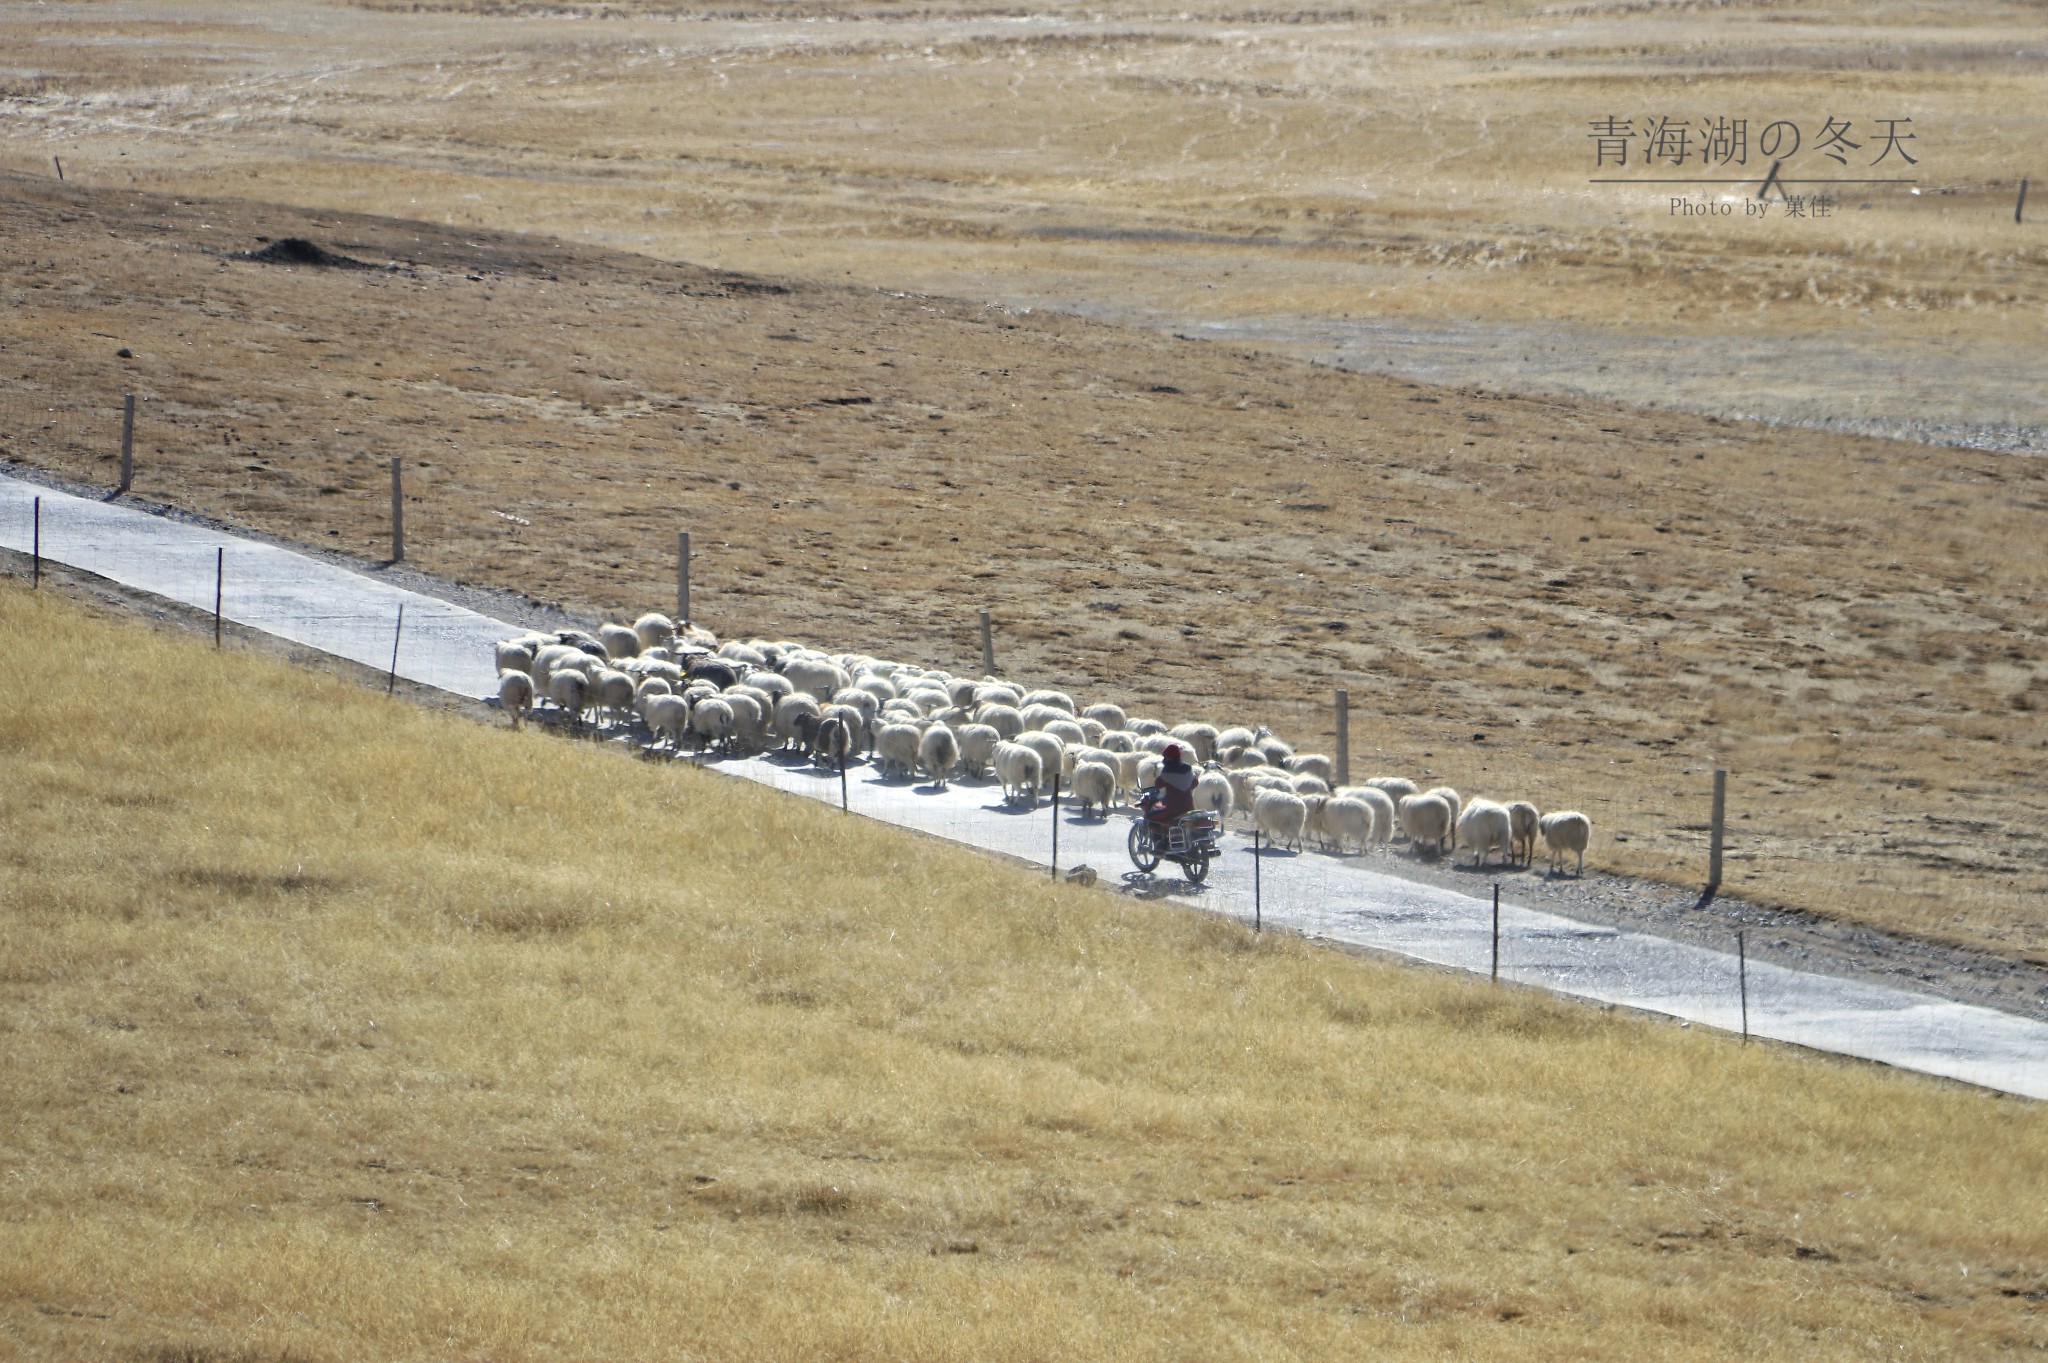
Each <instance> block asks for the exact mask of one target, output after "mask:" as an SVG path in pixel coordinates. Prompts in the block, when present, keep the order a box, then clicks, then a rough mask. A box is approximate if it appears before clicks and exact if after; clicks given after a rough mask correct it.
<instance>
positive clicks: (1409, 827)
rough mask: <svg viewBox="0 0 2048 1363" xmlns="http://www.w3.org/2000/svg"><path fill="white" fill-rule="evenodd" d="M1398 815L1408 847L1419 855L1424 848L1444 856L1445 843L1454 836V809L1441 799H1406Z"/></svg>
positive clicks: (1396, 808) (1425, 796)
mask: <svg viewBox="0 0 2048 1363" xmlns="http://www.w3.org/2000/svg"><path fill="white" fill-rule="evenodd" d="M1394 808H1395V812H1396V813H1397V814H1399V816H1400V819H1401V831H1402V832H1403V833H1406V834H1407V835H1408V842H1409V845H1410V846H1412V847H1414V848H1415V850H1416V851H1417V853H1420V852H1421V850H1422V848H1423V846H1424V844H1428V845H1429V846H1430V847H1431V848H1433V849H1434V852H1433V855H1436V856H1442V855H1443V850H1444V841H1445V839H1447V838H1449V837H1450V836H1451V807H1450V805H1449V804H1448V803H1446V802H1445V800H1444V798H1443V796H1441V795H1404V796H1402V797H1401V802H1400V803H1399V804H1398V805H1396V806H1395V807H1394Z"/></svg>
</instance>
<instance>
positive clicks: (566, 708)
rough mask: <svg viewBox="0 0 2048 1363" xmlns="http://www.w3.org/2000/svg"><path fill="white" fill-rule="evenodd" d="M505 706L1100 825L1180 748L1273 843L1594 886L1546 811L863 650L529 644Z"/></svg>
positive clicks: (1213, 791)
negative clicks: (1389, 847)
mask: <svg viewBox="0 0 2048 1363" xmlns="http://www.w3.org/2000/svg"><path fill="white" fill-rule="evenodd" d="M497 665H498V703H499V705H500V706H501V707H502V708H503V709H504V710H505V711H506V713H507V714H509V715H510V716H511V717H512V723H513V724H514V725H515V726H516V725H517V724H518V723H519V721H520V719H521V717H523V716H524V715H525V714H527V713H528V712H529V711H531V710H533V709H535V707H537V706H540V705H546V706H549V707H552V708H553V709H554V710H556V711H558V712H560V713H561V714H562V715H564V716H566V717H567V718H568V719H569V721H570V722H571V723H572V724H577V725H580V724H582V723H584V722H585V721H586V719H588V720H589V721H590V722H593V723H595V724H597V725H598V726H600V727H603V726H607V725H609V726H611V727H613V728H618V727H620V726H623V725H627V724H630V723H631V722H632V721H633V720H634V719H635V718H637V719H638V720H639V721H640V722H641V723H642V724H644V725H645V726H646V731H647V733H648V735H649V736H650V747H652V748H656V749H659V748H660V747H662V746H663V745H667V747H668V749H669V750H670V751H672V752H680V751H681V750H682V749H683V748H684V746H685V745H688V746H690V747H691V748H693V749H695V750H696V751H699V752H704V751H710V750H713V749H715V750H717V751H718V752H720V753H722V754H729V755H742V754H750V753H758V752H766V751H770V750H781V751H798V752H801V753H803V754H804V755H805V756H807V757H808V758H809V759H810V760H812V761H814V762H818V763H822V764H824V765H827V766H830V767H842V766H844V765H846V764H849V763H852V762H854V761H857V760H860V759H861V758H863V757H865V758H867V759H868V760H869V761H870V762H872V764H873V765H874V767H875V768H876V769H877V770H878V771H879V772H880V773H881V774H882V776H883V777H884V778H885V779H903V780H910V779H914V778H915V777H917V776H918V775H920V774H922V775H924V776H926V777H928V778H929V779H930V780H932V781H933V782H935V783H937V784H940V785H943V784H944V783H945V782H946V781H947V780H949V779H950V778H952V777H954V776H962V777H966V778H970V779H973V778H981V777H985V776H987V775H989V774H990V773H991V772H993V773H994V775H995V776H996V778H997V779H998V780H999V781H1001V783H1002V787H1003V794H1004V797H1005V799H1008V800H1012V801H1021V802H1024V803H1027V804H1030V805H1035V804H1036V803H1037V800H1038V796H1039V795H1040V794H1041V793H1043V792H1047V791H1051V790H1054V789H1055V788H1057V789H1059V790H1061V791H1064V792H1065V793H1066V794H1067V796H1068V797H1069V798H1070V799H1071V800H1072V801H1073V802H1074V803H1077V804H1079V805H1081V806H1082V808H1083V812H1084V813H1085V812H1087V811H1089V810H1100V811H1101V812H1102V813H1103V814H1104V815H1107V813H1108V811H1109V807H1110V806H1111V805H1112V804H1116V803H1120V802H1126V801H1129V800H1130V799H1132V798H1133V797H1134V796H1135V795H1136V794H1137V793H1138V792H1139V791H1141V790H1143V789H1145V788H1146V787H1148V786H1150V785H1151V784H1152V782H1153V779H1154V777H1156V776H1157V774H1158V771H1159V765H1160V763H1161V761H1162V760H1163V756H1162V755H1163V753H1164V751H1165V749H1166V748H1167V747H1168V746H1169V745H1176V744H1177V745H1179V747H1180V748H1181V750H1182V753H1183V755H1184V756H1185V757H1186V758H1187V759H1188V760H1189V761H1191V762H1192V763H1193V764H1194V765H1196V766H1197V767H1199V768H1201V775H1200V777H1199V778H1198V780H1197V781H1196V784H1195V807H1196V808H1197V809H1206V810H1212V811H1214V812H1215V813H1216V814H1217V815H1219V816H1220V817H1221V818H1223V819H1224V820H1225V821H1226V822H1227V821H1228V820H1229V818H1230V815H1231V814H1232V812H1233V811H1240V812H1242V813H1243V814H1244V815H1246V816H1247V817H1248V818H1249V819H1250V821H1251V824H1252V826H1253V827H1254V828H1255V829H1256V830H1257V831H1258V832H1259V833H1260V834H1261V835H1262V836H1263V838H1264V839H1265V840H1266V841H1267V842H1268V843H1270V844H1274V845H1278V846H1285V847H1293V848H1296V849H1299V848H1301V847H1302V846H1303V845H1304V844H1305V843H1314V844H1316V845H1317V846H1320V847H1322V848H1325V849H1329V850H1334V851H1337V852H1344V851H1348V850H1353V849H1355V850H1357V851H1360V852H1363V851H1365V850H1366V849H1367V848H1369V847H1374V846H1384V845H1386V844H1388V843H1391V842H1393V841H1394V839H1395V838H1396V836H1397V834H1398V835H1399V836H1402V837H1405V838H1406V839H1407V841H1408V844H1409V846H1410V847H1411V848H1412V849H1414V851H1415V852H1416V854H1417V855H1429V856H1442V855H1443V854H1444V853H1446V852H1455V850H1456V849H1458V848H1460V847H1462V848H1464V849H1465V850H1466V851H1468V852H1469V853H1471V855H1472V857H1473V864H1474V865H1485V864H1486V863H1487V862H1488V861H1489V860H1490V859H1491V858H1492V857H1494V856H1496V855H1498V856H1501V857H1504V858H1506V859H1507V861H1508V863H1509V864H1510V865H1513V864H1517V863H1519V864H1526V865H1533V864H1534V862H1535V856H1536V839H1537V838H1538V837H1539V836H1540V837H1541V838H1542V839H1543V841H1544V845H1545V847H1546V849H1547V850H1548V853H1549V866H1550V869H1551V870H1552V871H1559V870H1561V869H1562V865H1563V861H1564V858H1565V857H1566V856H1568V855H1576V857H1577V858H1578V861H1577V866H1576V873H1577V874H1583V873H1584V870H1585V860H1586V844H1587V841H1588V840H1589V839H1590V837H1591V835H1592V831H1593V826H1592V822H1591V821H1590V820H1589V819H1587V817H1586V816H1585V815H1584V814H1581V813H1579V812H1577V811H1576V810H1563V811H1557V812H1553V813H1550V814H1542V813H1539V812H1538V810H1537V808H1536V806H1535V805H1533V804H1530V803H1529V802H1528V801H1526V800H1515V801H1512V802H1506V803H1503V802H1499V801H1494V800H1487V799H1464V798H1462V797H1460V796H1459V794H1458V792H1457V791H1455V790H1453V789H1451V788H1450V787H1449V786H1438V787H1436V788H1434V789H1431V790H1423V789H1420V788H1419V787H1418V786H1417V785H1416V783H1415V782H1413V781H1410V780H1407V779H1406V778H1404V777H1398V776H1375V777H1371V778H1369V779H1368V780H1367V781H1366V782H1365V783H1364V784H1363V785H1357V786H1340V787H1337V788H1335V789H1332V785H1331V783H1332V782H1333V781H1334V780H1335V771H1334V767H1335V764H1334V763H1333V762H1332V761H1331V759H1330V758H1328V757H1325V756H1323V755H1322V754H1320V753H1297V752H1295V751H1294V749H1293V748H1292V747H1291V746H1290V745H1289V744H1287V743H1286V742H1284V741H1283V740H1281V739H1280V738H1278V737H1276V736H1275V735H1274V734H1272V733H1271V732H1270V731H1269V730H1267V729H1265V728H1264V727H1259V728H1243V727H1233V728H1226V729H1220V730H1219V729H1217V728H1216V727H1215V726H1214V725H1210V724H1179V725H1174V726H1171V727H1169V726H1168V725H1167V724H1166V723H1164V722H1163V721H1161V720H1157V719H1148V718H1144V717H1141V716H1133V715H1128V714H1126V713H1125V711H1124V709H1123V708H1122V707H1121V706H1117V705H1108V704H1101V705H1090V706H1087V707H1085V708H1078V709H1077V708H1076V706H1075V704H1074V700H1073V698H1072V697H1071V696H1068V695H1066V694H1065V693H1063V692H1059V691H1050V690H1026V689H1025V688H1023V687H1020V686H1017V685H1014V684H1012V683H1009V682H1004V681H999V680H996V679H994V678H987V677H984V678H980V679H972V678H964V677H954V676H952V675H950V674H948V673H944V672H935V671H930V670H927V669H925V668H920V667H914V666H910V665H908V664H904V663H895V662H889V661H887V660H885V659H881V658H871V657H867V656H865V655H862V654H826V653H821V652H819V651H817V650H815V649H810V648H804V647H802V646H800V645H797V644H792V643H770V642H766V641H763V640H753V641H750V642H747V643H737V642H731V643H725V644H720V643H719V641H718V640H717V638H716V637H714V636H713V635H712V634H710V633H709V632H708V631H706V630H703V629H700V628H697V627H695V626H685V627H684V628H683V629H681V630H678V629H677V628H676V625H675V623H674V622H673V621H671V620H669V619H668V618H667V617H666V616H662V615H643V616H641V617H640V618H639V619H638V620H636V621H635V622H634V623H633V624H632V625H631V626H630V627H628V626H625V625H620V624H607V625H604V626H602V627H600V628H599V629H598V631H597V633H596V634H594V635H593V634H588V633H585V632H583V631H580V630H562V631H558V632H555V633H550V634H528V635H524V636H521V637H520V638H517V639H508V640H506V641H504V642H503V643H500V644H499V645H498V646H497Z"/></svg>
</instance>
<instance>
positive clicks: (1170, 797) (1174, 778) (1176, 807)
mask: <svg viewBox="0 0 2048 1363" xmlns="http://www.w3.org/2000/svg"><path fill="white" fill-rule="evenodd" d="M1195 779H1196V778H1195V769H1194V768H1193V767H1191V766H1189V765H1188V764H1187V763H1185V762H1172V763H1166V764H1163V765H1161V767H1160V768H1159V776H1158V778H1157V779H1156V780H1154V781H1153V783H1152V794H1153V796H1154V797H1155V801H1154V803H1153V806H1152V817H1153V818H1154V819H1157V820H1159V821H1160V822H1161V823H1172V822H1173V821H1174V820H1175V819H1178V818H1179V817H1180V816H1181V815H1183V814H1185V813H1187V812H1188V811H1189V810H1191V809H1193V808H1194V807H1195Z"/></svg>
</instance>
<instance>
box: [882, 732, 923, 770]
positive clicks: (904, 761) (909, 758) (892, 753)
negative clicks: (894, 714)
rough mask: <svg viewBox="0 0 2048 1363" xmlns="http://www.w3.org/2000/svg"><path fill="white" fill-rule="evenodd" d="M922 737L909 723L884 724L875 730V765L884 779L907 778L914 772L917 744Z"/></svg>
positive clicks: (915, 768)
mask: <svg viewBox="0 0 2048 1363" xmlns="http://www.w3.org/2000/svg"><path fill="white" fill-rule="evenodd" d="M923 738H924V735H923V734H921V733H919V732H918V731H917V728H916V726H915V725H910V724H884V725H883V726H882V727H881V728H879V729H877V730H875V765H876V766H877V767H878V768H880V770H881V773H882V778H883V779H884V780H888V781H898V780H909V779H910V777H911V776H913V775H915V774H916V772H917V752H918V744H919V743H920V742H921V741H922V740H923Z"/></svg>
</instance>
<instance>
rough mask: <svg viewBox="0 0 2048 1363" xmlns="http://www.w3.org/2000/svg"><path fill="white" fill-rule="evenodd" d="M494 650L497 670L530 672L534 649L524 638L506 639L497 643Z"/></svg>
mask: <svg viewBox="0 0 2048 1363" xmlns="http://www.w3.org/2000/svg"><path fill="white" fill-rule="evenodd" d="M495 651H496V653H497V659H498V671H500V672H525V673H528V674H531V673H532V671H533V655H534V652H535V650H534V648H533V647H532V646H531V645H529V644H528V643H526V641H525V640H523V639H507V640H506V641H505V642H504V643H502V644H499V645H498V646H497V648H496V650H495Z"/></svg>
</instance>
